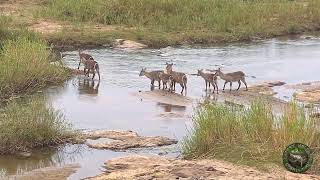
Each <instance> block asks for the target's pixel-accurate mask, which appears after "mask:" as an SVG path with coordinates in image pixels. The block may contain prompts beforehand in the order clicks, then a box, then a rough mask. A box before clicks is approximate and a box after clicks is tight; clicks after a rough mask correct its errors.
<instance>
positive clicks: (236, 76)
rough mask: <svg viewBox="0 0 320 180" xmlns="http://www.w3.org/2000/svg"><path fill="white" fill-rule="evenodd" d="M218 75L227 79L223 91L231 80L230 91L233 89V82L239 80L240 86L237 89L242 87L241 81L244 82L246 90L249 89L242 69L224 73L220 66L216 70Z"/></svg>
mask: <svg viewBox="0 0 320 180" xmlns="http://www.w3.org/2000/svg"><path fill="white" fill-rule="evenodd" d="M216 72H217V75H218V76H219V77H220V78H221V79H223V80H225V82H224V85H223V91H224V88H225V86H226V84H227V83H228V82H229V83H230V91H231V89H232V82H238V84H239V86H238V88H237V91H238V90H239V89H240V86H241V81H242V82H243V84H244V85H245V86H246V91H248V87H247V83H246V80H245V76H246V75H245V74H244V73H243V72H242V71H236V72H232V73H226V74H225V73H223V72H222V71H221V68H218V70H216Z"/></svg>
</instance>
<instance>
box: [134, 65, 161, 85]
mask: <svg viewBox="0 0 320 180" xmlns="http://www.w3.org/2000/svg"><path fill="white" fill-rule="evenodd" d="M161 72H163V71H161V70H157V71H150V72H148V71H147V68H142V70H141V71H140V74H139V76H146V77H147V78H149V79H150V80H151V86H154V81H158V85H159V89H160V82H161V79H160V77H159V75H160V73H161Z"/></svg>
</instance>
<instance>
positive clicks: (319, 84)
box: [285, 81, 320, 103]
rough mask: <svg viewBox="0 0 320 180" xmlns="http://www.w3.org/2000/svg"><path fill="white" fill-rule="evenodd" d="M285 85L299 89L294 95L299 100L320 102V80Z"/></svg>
mask: <svg viewBox="0 0 320 180" xmlns="http://www.w3.org/2000/svg"><path fill="white" fill-rule="evenodd" d="M285 87H286V88H288V89H294V90H296V91H297V92H295V93H294V94H293V96H294V97H295V99H296V100H298V101H301V102H306V103H319V102H320V81H314V82H306V83H300V84H293V85H286V86H285Z"/></svg>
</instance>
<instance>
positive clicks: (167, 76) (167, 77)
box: [159, 72, 173, 91]
mask: <svg viewBox="0 0 320 180" xmlns="http://www.w3.org/2000/svg"><path fill="white" fill-rule="evenodd" d="M159 78H160V80H161V81H162V89H163V90H164V89H167V88H168V86H167V85H168V84H169V89H168V91H171V87H172V82H173V77H172V76H171V75H170V74H167V73H164V72H160V74H159Z"/></svg>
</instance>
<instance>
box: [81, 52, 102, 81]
mask: <svg viewBox="0 0 320 180" xmlns="http://www.w3.org/2000/svg"><path fill="white" fill-rule="evenodd" d="M84 69H87V70H88V71H87V72H85V74H84V75H85V76H86V75H87V76H88V77H89V73H90V72H92V74H93V76H92V79H94V76H95V75H96V72H97V74H98V76H99V81H100V71H99V64H98V62H97V61H95V60H93V58H90V59H89V60H87V61H85V62H84ZM84 71H85V70H84Z"/></svg>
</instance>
